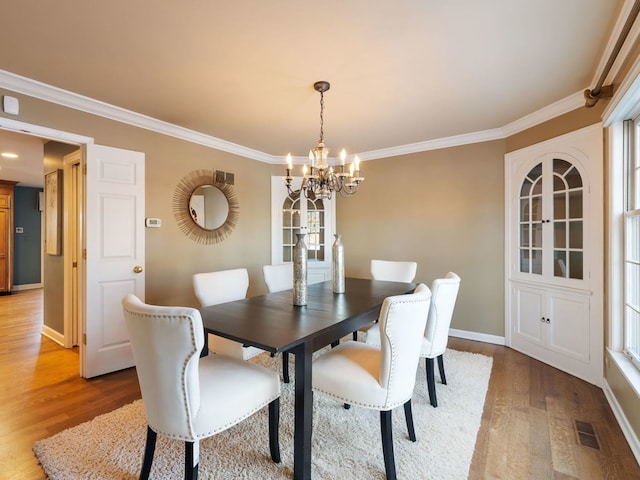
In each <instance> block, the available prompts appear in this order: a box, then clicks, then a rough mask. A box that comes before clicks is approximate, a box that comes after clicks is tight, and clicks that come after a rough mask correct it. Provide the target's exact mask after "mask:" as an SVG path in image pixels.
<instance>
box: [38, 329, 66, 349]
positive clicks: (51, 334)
mask: <svg viewBox="0 0 640 480" xmlns="http://www.w3.org/2000/svg"><path fill="white" fill-rule="evenodd" d="M42 335H44V336H45V337H47V338H49V339H51V340H53V341H54V342H56V343H57V344H59V345H60V346H61V347H64V335H62V334H61V333H60V332H56V331H55V330H54V329H53V328H51V327H47V326H46V325H43V326H42Z"/></svg>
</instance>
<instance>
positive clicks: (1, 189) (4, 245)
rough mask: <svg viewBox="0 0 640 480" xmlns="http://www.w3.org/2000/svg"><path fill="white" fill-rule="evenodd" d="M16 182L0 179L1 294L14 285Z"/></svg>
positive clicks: (9, 291)
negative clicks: (14, 190) (14, 196)
mask: <svg viewBox="0 0 640 480" xmlns="http://www.w3.org/2000/svg"><path fill="white" fill-rule="evenodd" d="M15 184H16V182H10V181H7V180H0V295H6V294H8V293H11V288H12V287H13V189H14V186H15Z"/></svg>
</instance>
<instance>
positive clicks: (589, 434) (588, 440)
mask: <svg viewBox="0 0 640 480" xmlns="http://www.w3.org/2000/svg"><path fill="white" fill-rule="evenodd" d="M575 427H576V435H577V437H578V444H580V445H582V446H583V447H590V448H595V449H596V450H600V444H599V443H598V438H597V437H596V431H595V429H594V428H593V425H592V424H591V423H589V422H582V421H580V420H576V421H575Z"/></svg>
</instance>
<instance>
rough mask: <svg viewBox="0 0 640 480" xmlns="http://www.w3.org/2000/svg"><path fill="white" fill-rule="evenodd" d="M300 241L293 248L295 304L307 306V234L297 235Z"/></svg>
mask: <svg viewBox="0 0 640 480" xmlns="http://www.w3.org/2000/svg"><path fill="white" fill-rule="evenodd" d="M296 235H297V236H298V241H297V242H296V244H295V245H294V246H293V304H294V305H297V306H303V305H306V304H307V245H306V244H305V243H304V237H305V235H306V234H304V233H297V234H296Z"/></svg>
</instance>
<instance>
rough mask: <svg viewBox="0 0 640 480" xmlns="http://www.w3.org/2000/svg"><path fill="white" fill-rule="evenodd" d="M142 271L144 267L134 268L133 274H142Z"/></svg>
mask: <svg viewBox="0 0 640 480" xmlns="http://www.w3.org/2000/svg"><path fill="white" fill-rule="evenodd" d="M141 271H142V267H141V266H140V265H136V266H135V267H133V273H140V272H141Z"/></svg>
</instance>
